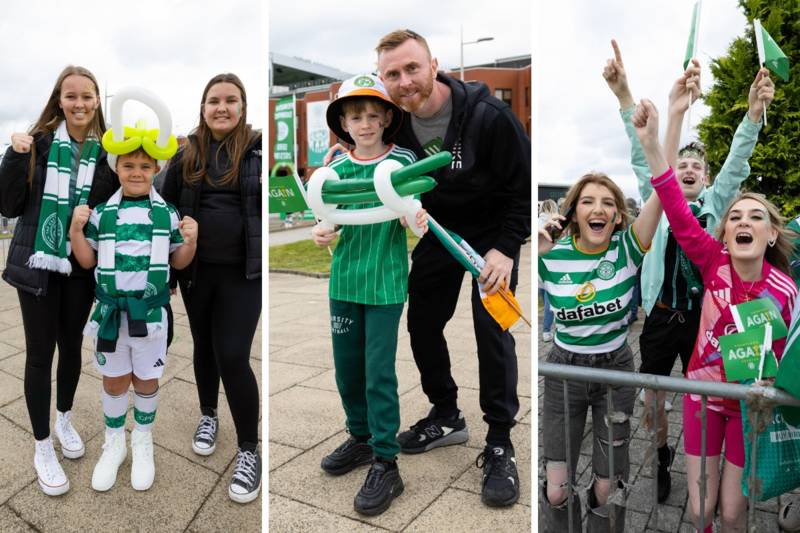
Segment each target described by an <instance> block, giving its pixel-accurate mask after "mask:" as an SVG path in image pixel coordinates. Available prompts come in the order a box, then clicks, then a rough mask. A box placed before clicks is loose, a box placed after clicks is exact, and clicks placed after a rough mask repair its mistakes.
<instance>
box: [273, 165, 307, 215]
mask: <svg viewBox="0 0 800 533" xmlns="http://www.w3.org/2000/svg"><path fill="white" fill-rule="evenodd" d="M306 209H308V206H307V205H306V200H305V196H304V194H303V189H302V185H301V184H300V178H299V177H298V176H297V172H295V170H294V166H293V165H292V164H291V163H277V164H276V165H275V166H274V167H272V172H270V174H269V212H270V213H292V212H295V211H305V210H306Z"/></svg>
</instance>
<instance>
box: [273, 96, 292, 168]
mask: <svg viewBox="0 0 800 533" xmlns="http://www.w3.org/2000/svg"><path fill="white" fill-rule="evenodd" d="M294 107H295V104H294V95H291V96H284V97H283V98H281V99H279V100H278V102H277V103H276V105H275V145H274V147H273V156H274V157H275V162H276V163H291V164H292V165H296V164H297V161H296V160H295V156H296V154H295V150H294V128H295V124H294V122H295V120H294Z"/></svg>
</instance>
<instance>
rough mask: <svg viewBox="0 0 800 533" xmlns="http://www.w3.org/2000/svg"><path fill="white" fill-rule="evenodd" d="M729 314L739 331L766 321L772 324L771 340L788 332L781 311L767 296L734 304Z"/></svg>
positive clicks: (757, 326) (758, 325)
mask: <svg viewBox="0 0 800 533" xmlns="http://www.w3.org/2000/svg"><path fill="white" fill-rule="evenodd" d="M731 314H732V315H733V320H734V322H736V329H737V330H738V331H739V333H741V332H743V331H748V330H751V329H754V328H760V327H763V326H764V325H766V324H767V323H770V324H772V340H773V341H776V340H778V339H782V338H784V337H785V336H786V334H787V333H788V330H787V328H786V322H784V321H783V317H781V313H780V312H779V311H778V308H777V307H775V303H774V302H773V301H772V300H770V299H768V298H759V299H757V300H753V301H752V302H744V303H740V304H738V305H734V306H732V307H731Z"/></svg>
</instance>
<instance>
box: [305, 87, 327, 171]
mask: <svg viewBox="0 0 800 533" xmlns="http://www.w3.org/2000/svg"><path fill="white" fill-rule="evenodd" d="M329 103H330V101H329V100H322V101H320V102H308V103H306V141H307V142H308V150H307V152H306V155H307V156H308V163H307V166H309V167H321V166H322V161H323V159H324V158H325V153H326V152H327V151H328V146H329V145H330V142H329V140H330V130H328V122H327V121H326V120H325V111H326V110H327V109H328V104H329Z"/></svg>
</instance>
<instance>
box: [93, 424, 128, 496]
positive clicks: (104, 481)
mask: <svg viewBox="0 0 800 533" xmlns="http://www.w3.org/2000/svg"><path fill="white" fill-rule="evenodd" d="M127 455H128V448H127V446H126V445H125V432H124V431H118V432H110V431H106V442H105V443H104V444H103V455H101V456H100V460H99V461H97V464H96V465H95V466H94V472H93V473H92V488H93V489H94V490H97V491H101V492H103V491H107V490H108V489H110V488H111V487H113V486H114V483H115V482H116V481H117V470H119V466H120V465H121V464H122V462H123V461H124V460H125V457H126V456H127Z"/></svg>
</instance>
